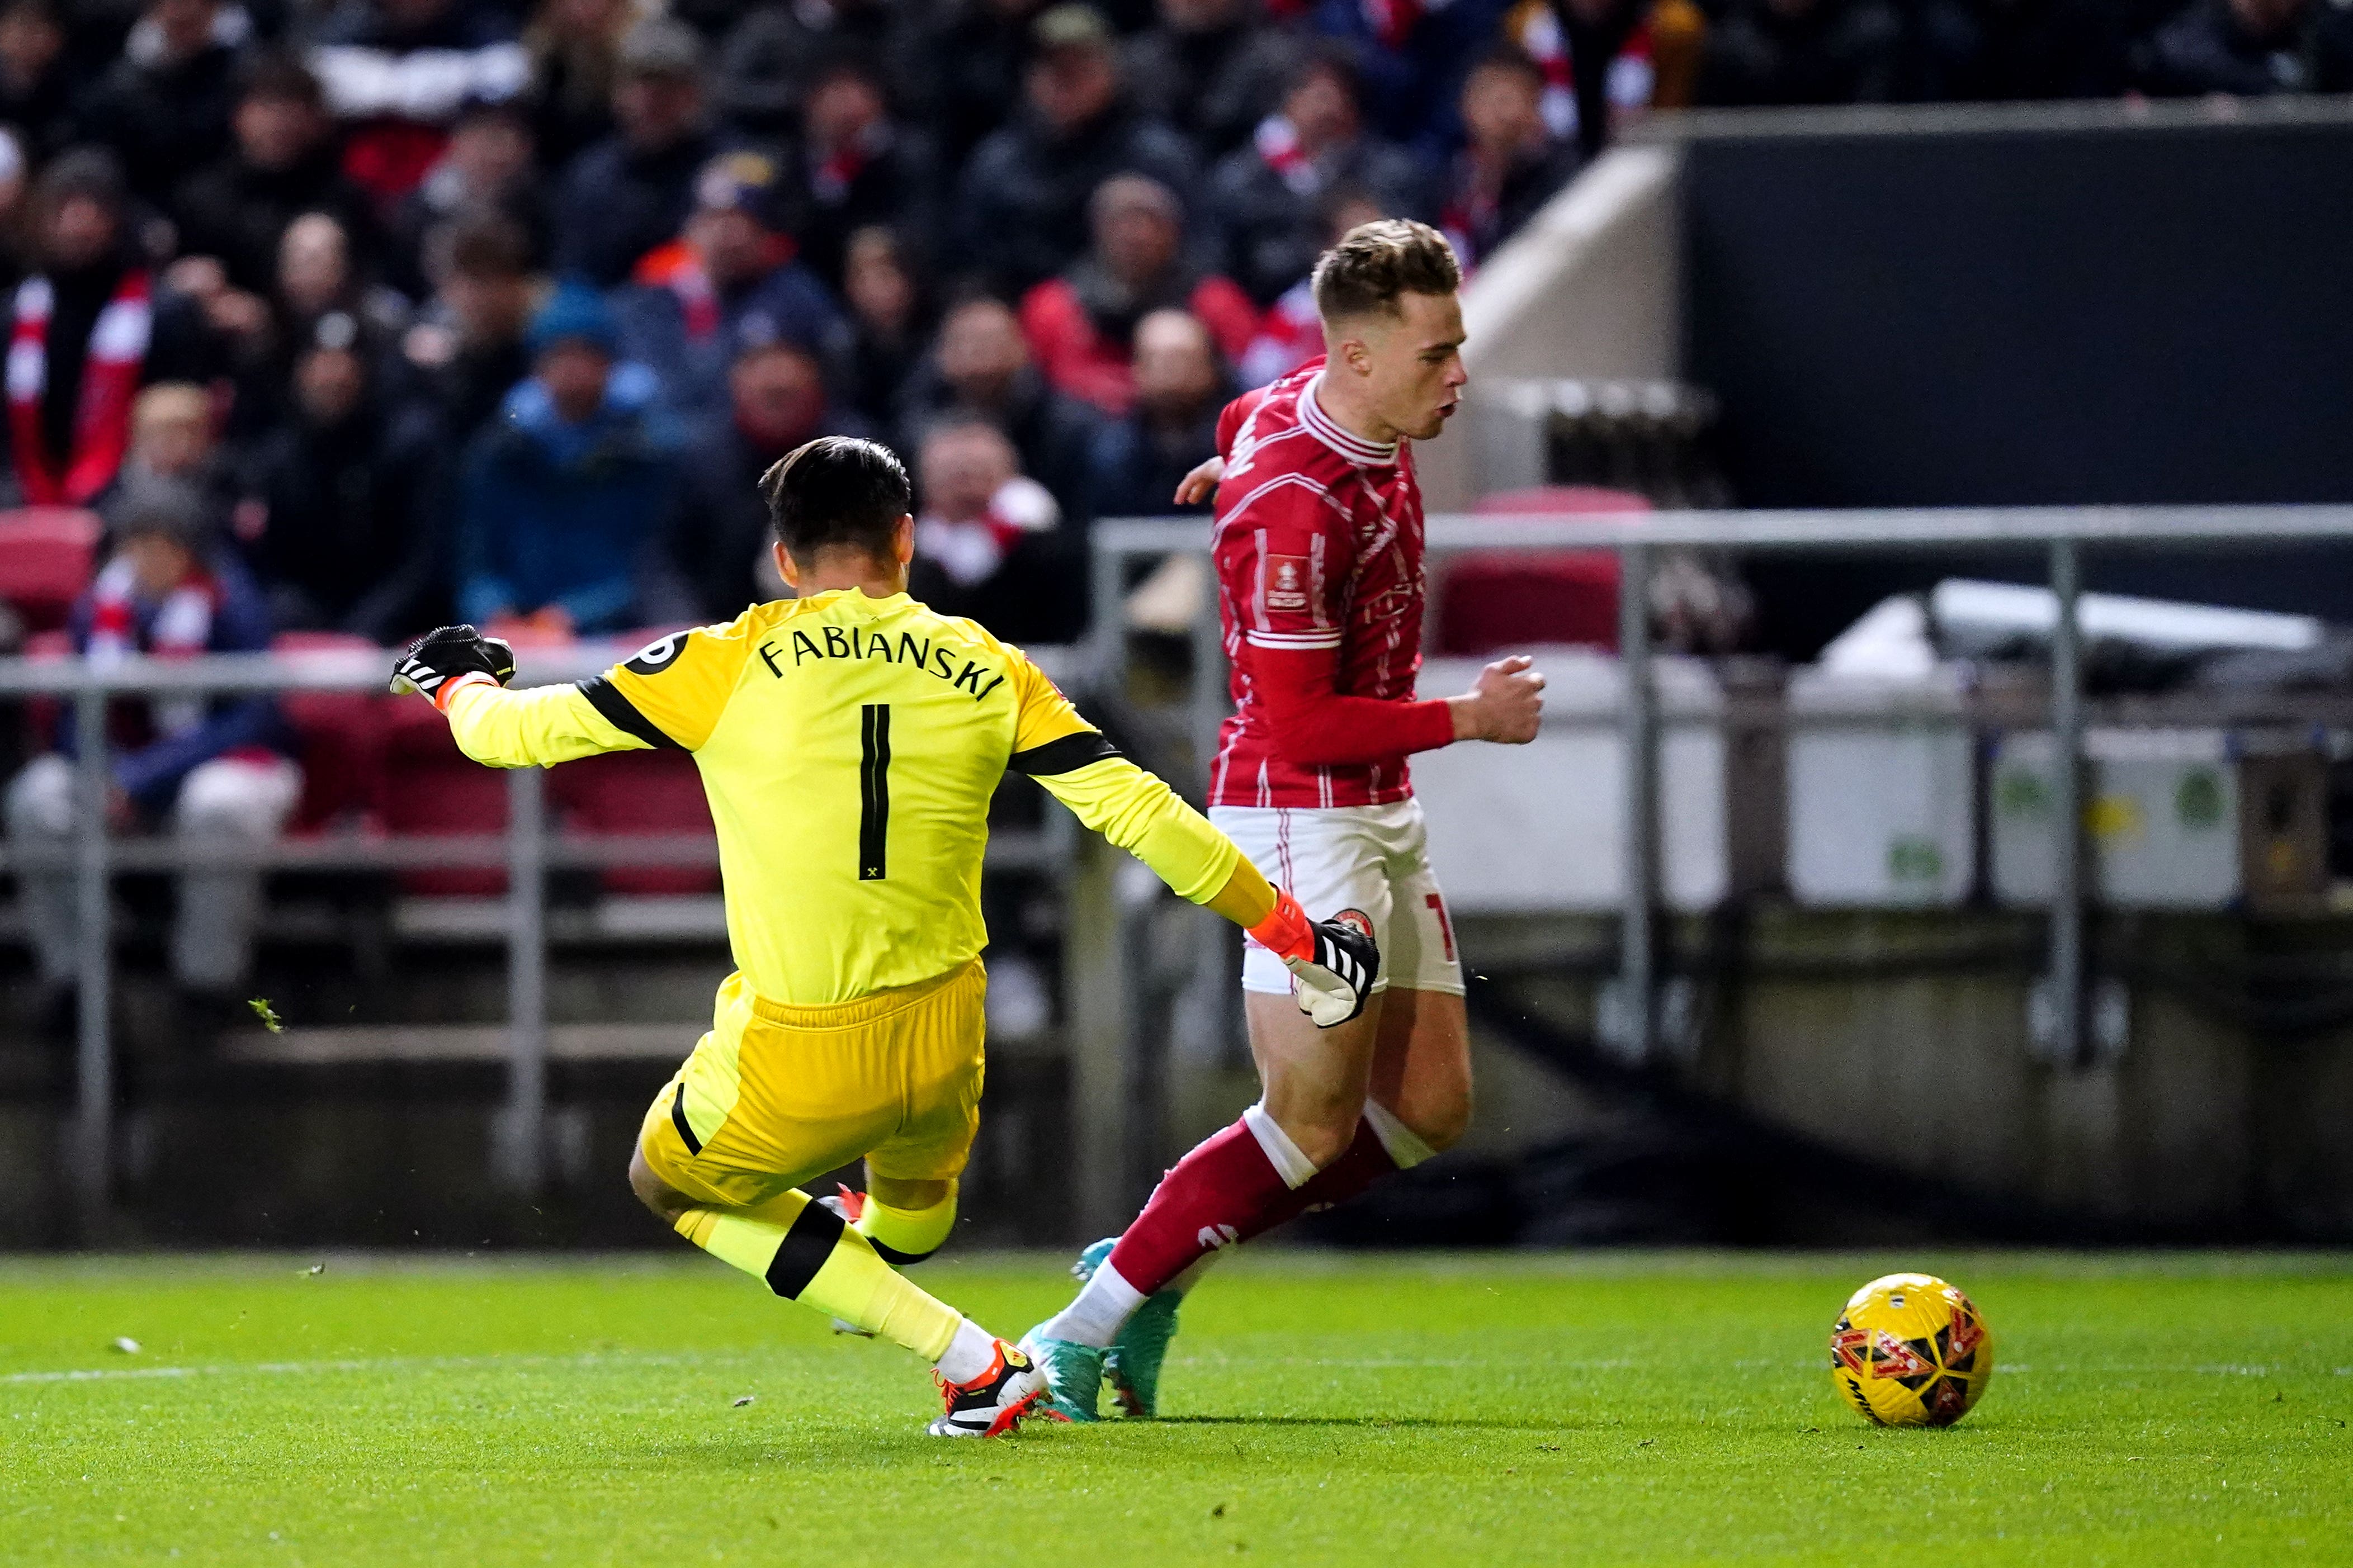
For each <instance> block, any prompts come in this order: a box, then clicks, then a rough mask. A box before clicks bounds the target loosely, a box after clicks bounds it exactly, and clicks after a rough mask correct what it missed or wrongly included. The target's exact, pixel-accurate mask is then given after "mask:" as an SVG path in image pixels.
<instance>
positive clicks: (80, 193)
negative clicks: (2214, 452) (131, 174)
mask: <svg viewBox="0 0 2353 1568" xmlns="http://www.w3.org/2000/svg"><path fill="white" fill-rule="evenodd" d="M123 202H124V193H123V189H122V175H121V171H120V170H119V169H117V168H116V166H115V163H114V160H113V157H112V156H111V154H109V153H104V152H101V151H99V150H98V149H96V148H86V149H81V150H79V151H75V152H71V153H64V154H62V155H60V156H59V157H58V159H57V160H56V161H55V162H54V163H51V164H50V165H49V166H48V168H47V170H46V171H44V172H43V174H42V175H41V183H40V188H39V193H38V195H37V198H36V201H35V209H36V210H35V223H36V225H37V227H38V229H39V233H40V239H41V257H40V260H41V265H42V270H41V271H40V272H39V273H37V275H35V276H34V277H31V278H28V279H26V280H25V281H24V283H22V284H21V285H19V286H18V287H17V289H16V305H15V309H14V312H13V314H14V320H13V323H12V325H11V328H10V332H9V350H8V366H9V374H8V429H9V454H10V458H11V460H12V462H13V463H14V466H15V468H16V491H17V495H18V496H19V498H20V499H21V500H22V501H23V502H24V504H26V505H29V506H87V505H89V504H90V502H91V501H93V500H96V499H97V498H98V497H99V496H100V495H101V494H103V493H104V492H105V490H106V489H107V487H108V486H109V485H111V484H112V483H113V482H114V476H115V472H116V470H117V469H118V468H121V465H122V458H123V453H124V452H125V450H126V449H127V448H128V447H129V446H130V441H131V415H132V399H133V397H134V396H135V395H136V394H137V392H138V390H139V388H140V386H141V385H142V384H145V383H147V382H150V381H172V380H191V379H200V378H202V377H203V376H204V375H205V374H206V372H207V371H208V370H209V369H210V365H209V363H208V361H209V358H210V356H209V354H208V353H207V351H206V342H205V334H204V331H203V327H202V325H201V323H200V322H198V321H195V319H194V317H193V314H192V312H191V311H190V310H188V309H187V308H186V307H185V304H184V302H183V301H180V300H176V299H174V297H172V296H169V295H165V296H164V297H162V298H160V299H159V298H157V296H156V294H155V291H154V288H153V280H152V279H151V278H150V277H149V275H148V271H147V268H146V266H145V264H144V263H143V261H142V259H141V258H139V257H138V255H137V253H136V251H135V250H134V248H133V247H132V243H131V239H130V236H129V234H128V232H127V231H126V227H125V225H124V222H123Z"/></svg>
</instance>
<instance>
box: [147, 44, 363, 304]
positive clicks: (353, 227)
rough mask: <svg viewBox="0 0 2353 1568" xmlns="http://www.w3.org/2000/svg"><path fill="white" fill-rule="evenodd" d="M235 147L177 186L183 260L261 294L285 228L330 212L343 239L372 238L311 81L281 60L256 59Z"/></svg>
mask: <svg viewBox="0 0 2353 1568" xmlns="http://www.w3.org/2000/svg"><path fill="white" fill-rule="evenodd" d="M231 129H232V130H233V132H234V133H235V136H236V146H235V149H234V150H233V151H232V152H231V153H229V154H228V155H227V157H225V158H223V159H221V160H220V161H219V162H217V163H214V164H213V165H212V166H211V167H210V168H208V169H206V170H204V171H203V172H202V173H200V174H196V175H195V176H194V177H192V178H191V179H190V180H189V181H188V182H187V183H186V184H184V185H182V186H181V187H180V194H179V197H178V199H177V201H176V202H175V203H174V206H175V209H176V210H177V212H178V214H179V217H180V249H181V252H182V254H183V255H184V256H206V257H212V258H215V259H216V260H217V261H218V262H219V264H220V267H221V268H222V269H223V271H224V272H225V274H226V281H227V283H228V284H229V285H231V286H234V287H236V288H238V289H251V290H254V291H256V292H259V291H262V290H265V289H268V288H269V285H270V282H271V280H272V279H274V278H275V277H276V276H277V273H278V245H279V241H280V240H281V239H283V238H284V237H285V235H286V226H287V225H288V224H290V223H292V222H293V221H294V220H295V218H296V217H297V216H301V214H303V213H306V212H323V213H332V214H333V215H334V216H335V217H336V218H337V219H338V220H339V221H341V223H342V224H343V228H344V230H345V232H347V233H351V234H357V235H361V236H364V237H369V238H373V236H374V229H373V226H372V214H371V212H370V209H369V202H368V196H367V194H366V193H365V192H364V191H362V190H361V189H360V188H359V187H358V186H357V185H355V184H353V183H352V182H351V181H349V180H347V179H345V178H344V177H343V169H342V165H341V163H339V161H338V159H337V156H336V152H335V144H334V125H333V122H332V121H330V120H329V119H328V118H327V111H326V100H325V99H324V97H323V96H322V93H321V91H320V88H319V80H318V79H317V78H316V77H314V76H312V75H311V73H310V71H309V69H308V68H305V67H304V66H303V65H302V64H301V61H299V60H296V59H294V58H291V57H289V56H282V55H281V56H274V57H268V58H262V59H259V60H257V61H256V62H254V64H253V66H252V68H250V69H249V70H248V71H247V73H246V75H245V78H244V80H243V84H242V87H241V89H240V90H239V92H238V94H237V110H236V113H235V115H234V117H233V119H232V121H231Z"/></svg>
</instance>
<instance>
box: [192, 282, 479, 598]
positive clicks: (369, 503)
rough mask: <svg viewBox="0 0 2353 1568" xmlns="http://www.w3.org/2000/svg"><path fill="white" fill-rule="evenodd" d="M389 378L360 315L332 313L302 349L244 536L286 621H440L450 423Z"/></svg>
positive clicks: (245, 504) (260, 456)
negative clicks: (406, 397) (395, 398)
mask: <svg viewBox="0 0 2353 1568" xmlns="http://www.w3.org/2000/svg"><path fill="white" fill-rule="evenodd" d="M382 380H383V378H382V376H381V374H379V373H378V372H377V371H376V370H375V367H374V365H373V364H372V363H371V362H370V360H369V358H368V356H366V355H365V354H364V353H361V352H360V338H359V334H358V331H357V330H356V329H355V328H354V327H353V324H352V321H351V319H350V318H349V317H347V316H340V315H331V316H328V317H325V318H323V319H322V321H320V322H319V324H318V326H317V328H316V329H315V330H314V331H313V332H312V334H311V340H310V342H309V343H308V344H307V345H306V346H305V347H304V349H303V350H302V352H301V353H300V354H298V355H297V356H296V357H295V360H294V394H293V407H292V409H291V411H290V416H289V417H288V418H287V419H286V421H285V422H284V423H282V424H280V426H277V427H276V428H274V429H272V430H270V431H269V433H268V434H267V435H266V436H264V437H262V439H261V441H260V442H259V444H258V446H257V447H256V448H255V450H254V452H253V453H252V455H251V457H250V458H249V459H248V462H247V464H246V466H245V472H244V475H243V485H242V491H243V499H242V500H240V502H239V503H238V506H237V511H236V520H237V522H236V528H237V540H238V542H239V543H240V544H241V545H243V546H244V549H245V552H246V557H247V559H248V561H250V562H251V563H253V567H254V571H255V574H257V575H258V576H259V578H260V580H261V582H262V584H263V585H264V587H265V588H266V590H267V591H268V593H269V606H270V610H271V618H272V620H273V621H274V623H275V624H276V625H277V626H278V628H279V629H280V630H281V631H339V632H351V633H354V634H356V635H358V636H360V637H368V638H371V639H373V640H374V641H376V642H379V643H389V642H393V641H395V640H396V639H398V638H400V637H404V636H409V635H413V634H415V633H416V632H417V631H421V630H423V629H424V628H426V627H427V626H432V625H434V624H435V623H436V622H437V621H438V619H439V606H438V605H434V604H433V603H432V602H431V601H432V589H433V586H434V578H435V574H436V572H437V569H438V563H439V558H440V554H441V552H440V550H439V549H438V545H439V543H440V542H441V538H442V535H443V532H444V529H443V527H442V525H441V521H440V520H441V517H442V515H443V513H444V510H445V502H446V498H445V497H444V496H443V495H442V493H441V489H440V481H441V463H440V460H439V458H440V453H441V450H442V445H441V441H440V433H439V429H438V426H437V424H436V423H435V421H434V419H433V417H432V416H431V414H430V413H429V412H427V410H425V409H422V408H418V407H402V406H399V405H396V404H393V403H392V402H391V401H390V400H389V399H388V398H387V396H386V395H385V387H384V386H383V385H382Z"/></svg>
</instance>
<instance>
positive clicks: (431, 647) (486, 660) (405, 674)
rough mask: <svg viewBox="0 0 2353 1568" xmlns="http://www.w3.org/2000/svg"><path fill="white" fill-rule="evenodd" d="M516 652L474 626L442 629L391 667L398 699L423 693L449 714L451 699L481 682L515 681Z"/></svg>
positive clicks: (412, 645) (415, 644)
mask: <svg viewBox="0 0 2353 1568" xmlns="http://www.w3.org/2000/svg"><path fill="white" fill-rule="evenodd" d="M514 672H515V660H514V649H513V648H512V647H508V646H507V644H506V643H504V642H502V641H501V640H500V639H499V638H497V637H484V636H483V635H482V634H481V633H480V632H478V631H476V630H475V629H474V628H473V627H471V626H440V627H437V628H436V629H435V630H432V631H429V632H427V633H426V634H425V635H424V636H423V637H418V638H417V640H416V641H415V642H413V643H410V644H409V645H408V651H407V652H406V653H404V654H402V655H401V656H400V659H399V662H398V663H396V664H395V665H394V666H393V667H392V689H393V694H394V695H395V696H406V695H407V694H408V693H409V692H411V691H421V692H423V693H424V694H425V695H426V696H427V697H429V698H431V699H432V700H433V706H434V707H436V708H438V709H439V710H441V711H442V712H444V713H447V712H448V711H449V699H451V698H452V697H455V696H456V695H457V694H458V692H459V689H461V688H464V687H468V686H472V685H475V684H478V683H479V682H481V681H485V680H487V681H490V682H491V683H492V684H494V685H498V686H504V685H505V684H506V683H507V682H508V681H510V680H512V679H514Z"/></svg>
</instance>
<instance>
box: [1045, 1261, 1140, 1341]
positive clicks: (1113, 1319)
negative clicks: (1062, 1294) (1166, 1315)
mask: <svg viewBox="0 0 2353 1568" xmlns="http://www.w3.org/2000/svg"><path fill="white" fill-rule="evenodd" d="M1143 1305H1144V1293H1143V1292H1142V1291H1140V1290H1138V1289H1136V1288H1135V1287H1134V1286H1133V1285H1131V1284H1129V1283H1128V1282H1127V1281H1126V1280H1124V1279H1121V1278H1120V1276H1119V1270H1118V1269H1116V1268H1113V1267H1112V1266H1111V1260H1110V1259H1109V1258H1105V1259H1104V1260H1103V1267H1102V1268H1098V1269H1096V1270H1095V1277H1094V1278H1093V1279H1090V1280H1088V1281H1087V1282H1086V1283H1085V1284H1084V1285H1082V1286H1081V1287H1080V1288H1079V1294H1078V1297H1077V1299H1076V1300H1073V1301H1071V1304H1070V1305H1069V1306H1067V1307H1065V1308H1063V1309H1062V1310H1060V1312H1058V1313H1056V1314H1055V1315H1054V1316H1053V1317H1052V1318H1051V1319H1050V1320H1049V1321H1047V1322H1046V1324H1045V1325H1044V1326H1043V1327H1041V1328H1040V1329H1039V1333H1041V1334H1043V1335H1045V1336H1046V1337H1047V1338H1048V1339H1050V1340H1068V1341H1069V1342H1071V1343H1072V1344H1074V1345H1092V1346H1093V1347H1094V1348H1095V1349H1097V1350H1099V1351H1104V1350H1109V1349H1111V1342H1112V1341H1113V1340H1115V1339H1117V1338H1119V1331H1120V1328H1121V1326H1122V1325H1124V1323H1125V1322H1126V1321H1127V1320H1128V1315H1129V1314H1130V1313H1132V1312H1134V1310H1136V1309H1137V1308H1138V1307H1141V1306H1143Z"/></svg>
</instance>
